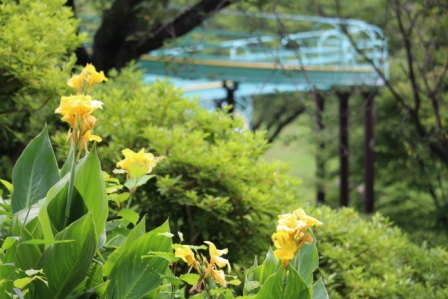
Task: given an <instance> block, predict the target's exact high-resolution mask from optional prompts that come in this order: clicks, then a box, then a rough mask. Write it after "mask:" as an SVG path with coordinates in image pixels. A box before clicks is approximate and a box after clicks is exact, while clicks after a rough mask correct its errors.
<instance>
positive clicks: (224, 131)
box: [95, 66, 300, 262]
mask: <svg viewBox="0 0 448 299" xmlns="http://www.w3.org/2000/svg"><path fill="white" fill-rule="evenodd" d="M110 77H111V78H110V81H113V84H110V82H108V83H109V84H108V86H107V88H104V89H102V90H100V91H99V92H97V94H96V95H95V97H96V98H98V99H100V100H101V101H103V102H104V111H103V114H102V115H101V116H99V118H102V119H103V120H102V121H100V122H98V123H99V125H98V126H97V129H96V132H95V134H98V135H100V136H101V137H102V138H103V142H102V143H100V144H99V146H100V147H99V153H100V156H101V158H102V161H103V162H104V165H105V167H108V168H109V170H112V169H113V168H114V166H115V163H116V162H117V161H120V160H121V159H122V158H121V150H123V149H124V148H130V149H132V150H134V151H137V150H140V149H141V148H146V151H149V152H152V153H154V154H155V155H157V156H165V157H166V159H165V160H164V161H163V162H161V163H159V164H158V166H157V167H156V168H155V169H154V173H155V174H157V175H158V178H157V180H153V181H154V183H151V182H150V183H149V184H148V185H147V187H146V188H145V189H144V191H143V192H142V193H141V194H139V195H138V196H135V198H139V199H138V200H136V201H135V209H136V210H137V211H138V212H139V213H140V214H142V215H143V214H145V215H147V220H148V224H149V225H150V226H156V225H159V224H160V223H162V222H163V221H164V220H165V219H166V218H167V217H169V219H170V225H171V228H172V231H173V232H176V231H180V232H182V233H183V234H184V238H185V241H186V242H187V243H188V244H201V243H202V242H203V241H204V240H210V241H212V242H214V243H216V244H218V245H219V247H227V248H228V249H229V254H228V257H229V259H230V260H232V261H234V262H237V261H242V260H243V259H245V258H247V259H246V260H249V259H250V260H252V259H253V257H254V255H258V254H262V253H263V251H265V250H266V244H267V243H268V242H269V240H270V234H271V233H272V227H273V224H274V223H275V219H274V218H275V217H276V216H277V215H278V214H279V213H281V212H282V209H283V207H285V206H287V205H290V204H291V203H292V202H293V201H295V200H296V198H297V193H296V188H295V187H296V186H298V185H299V183H300V182H299V181H298V180H296V179H294V178H291V177H288V176H287V175H286V174H287V172H288V169H287V167H286V166H285V165H284V164H281V163H267V162H264V161H263V152H264V150H265V149H266V148H267V146H268V145H267V141H266V139H265V135H264V133H260V132H258V133H252V132H250V131H247V130H243V129H242V128H243V121H242V120H241V119H239V118H234V117H232V116H230V115H229V114H228V113H226V112H225V111H220V110H216V111H211V112H210V111H207V110H206V109H204V108H203V107H201V106H200V105H199V103H198V101H197V100H195V99H186V98H185V97H184V96H183V94H182V92H181V90H180V89H178V88H175V87H174V86H173V85H172V84H169V83H167V82H164V81H160V82H157V83H155V84H151V85H145V84H144V83H143V80H142V74H141V73H140V72H139V71H137V69H136V67H135V66H131V67H130V68H128V69H125V70H123V71H122V72H121V74H120V75H119V76H117V75H116V74H114V73H112V74H110ZM110 86H112V87H110Z"/></svg>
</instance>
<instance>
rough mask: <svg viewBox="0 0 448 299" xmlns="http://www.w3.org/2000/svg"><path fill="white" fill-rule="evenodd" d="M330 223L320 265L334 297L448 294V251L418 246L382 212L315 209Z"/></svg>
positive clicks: (324, 229)
mask: <svg viewBox="0 0 448 299" xmlns="http://www.w3.org/2000/svg"><path fill="white" fill-rule="evenodd" d="M310 213H311V214H312V215H313V216H316V217H317V218H318V219H319V220H321V221H322V222H323V223H324V225H322V226H321V227H319V229H316V230H315V235H316V237H317V239H318V240H319V243H318V249H319V254H320V255H321V256H320V259H321V261H320V267H319V270H320V272H321V275H322V276H323V281H324V284H325V285H326V286H327V290H328V292H329V295H330V298H432V299H433V298H440V299H442V298H448V252H447V251H446V250H445V249H443V248H427V247H426V246H424V245H423V246H418V245H416V244H414V243H413V242H412V241H413V240H410V239H409V238H408V237H407V235H405V234H403V233H402V232H401V231H400V229H399V228H397V227H394V226H393V225H392V223H391V222H389V221H388V220H387V218H384V217H383V216H381V215H379V214H377V215H375V216H373V217H372V220H371V221H366V220H364V219H363V218H361V217H360V215H359V214H358V213H356V212H355V211H354V210H353V209H342V210H339V211H333V210H331V209H330V208H327V207H323V208H318V209H316V210H315V211H312V210H310Z"/></svg>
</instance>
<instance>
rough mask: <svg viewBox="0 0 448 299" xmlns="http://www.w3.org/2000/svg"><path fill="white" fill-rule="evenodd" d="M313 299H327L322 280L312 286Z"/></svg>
mask: <svg viewBox="0 0 448 299" xmlns="http://www.w3.org/2000/svg"><path fill="white" fill-rule="evenodd" d="M313 299H329V298H328V293H327V290H326V289H325V286H324V283H323V282H322V278H320V279H319V280H318V281H317V282H316V283H315V284H314V285H313Z"/></svg>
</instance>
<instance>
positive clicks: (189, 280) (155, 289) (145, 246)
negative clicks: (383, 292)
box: [0, 64, 328, 299]
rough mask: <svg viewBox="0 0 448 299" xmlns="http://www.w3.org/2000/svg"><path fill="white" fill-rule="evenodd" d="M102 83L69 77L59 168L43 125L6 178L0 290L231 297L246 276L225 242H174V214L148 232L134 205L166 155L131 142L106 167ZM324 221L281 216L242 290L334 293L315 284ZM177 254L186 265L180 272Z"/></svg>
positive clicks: (31, 298) (297, 214) (85, 74)
mask: <svg viewBox="0 0 448 299" xmlns="http://www.w3.org/2000/svg"><path fill="white" fill-rule="evenodd" d="M105 81H107V78H106V77H105V75H104V74H103V72H97V71H96V69H95V67H94V66H93V65H90V64H88V65H87V66H86V67H85V68H84V69H83V70H82V72H81V73H80V74H78V75H74V76H73V77H72V78H71V79H70V80H69V81H68V85H69V86H71V87H72V88H74V89H75V90H76V94H75V95H70V96H67V97H62V98H61V102H60V106H59V107H58V108H57V109H56V110H55V113H57V114H60V115H61V116H62V121H64V122H66V123H68V124H69V131H68V137H67V141H68V142H70V152H69V154H68V158H67V160H66V161H65V163H64V164H63V165H62V167H61V168H60V169H59V167H58V165H57V162H56V157H55V155H54V152H53V148H52V145H51V143H50V139H49V136H48V130H47V127H46V126H44V128H43V130H42V132H41V133H40V134H39V135H38V136H36V138H34V139H33V140H32V141H31V142H30V144H29V145H28V146H27V147H26V149H25V150H24V151H23V153H22V155H21V156H20V158H19V159H18V161H17V163H16V165H15V167H14V169H13V176H12V184H9V183H8V182H6V181H3V180H1V183H2V184H4V185H5V187H6V188H7V189H8V191H9V193H10V195H9V196H8V197H7V196H3V194H0V225H1V230H0V233H1V235H0V237H1V239H0V245H1V250H0V294H5V295H4V296H3V297H2V298H28V299H37V298H79V299H81V298H109V299H131V298H136V299H137V298H148V299H149V298H154V299H163V298H186V297H187V296H188V297H189V298H235V296H236V292H235V291H234V290H233V289H232V286H234V285H238V284H240V281H239V280H238V279H237V278H236V276H233V275H231V274H230V270H231V267H230V262H229V261H228V260H227V259H225V258H224V257H223V255H224V254H226V253H227V249H223V250H218V249H217V248H216V246H215V245H214V244H213V243H211V242H209V241H206V242H205V243H206V244H207V245H208V250H209V256H210V257H209V258H206V257H205V256H204V255H203V254H202V253H201V250H204V249H207V246H205V245H201V246H193V245H184V244H173V243H172V237H173V234H171V232H170V228H169V225H168V221H165V223H163V224H162V225H160V226H159V227H157V228H155V229H154V230H152V231H149V232H146V230H145V220H144V219H140V216H139V214H138V213H137V212H135V211H134V210H133V209H132V205H131V203H132V198H133V196H135V190H136V189H137V188H139V187H140V186H142V185H144V184H145V183H147V182H148V181H149V180H150V179H152V178H154V177H155V176H154V175H152V174H151V171H152V169H153V168H154V167H156V165H157V164H158V163H161V162H162V161H163V159H164V157H155V156H154V155H153V154H151V153H146V152H145V149H144V148H143V149H141V150H140V151H138V152H134V151H132V150H131V149H129V148H127V149H124V150H123V151H122V153H123V155H124V159H123V160H122V161H119V162H118V163H117V167H118V168H119V169H115V170H114V173H113V174H107V173H104V172H102V170H101V164H100V161H99V158H98V154H97V150H96V142H101V141H102V140H101V137H100V136H97V135H94V134H93V130H94V128H95V124H96V121H97V119H96V117H95V116H93V113H94V112H95V113H96V111H97V110H98V109H102V105H103V103H102V102H101V101H99V100H96V99H93V98H92V96H91V95H90V92H91V90H92V88H93V87H94V86H95V84H98V83H101V82H105ZM90 141H94V142H95V143H94V144H93V145H92V146H91V148H90V151H89V150H88V149H89V146H88V145H89V142H90ZM122 174H125V176H122ZM120 178H121V179H123V180H124V183H123V184H122V183H121V181H120ZM320 224H321V223H320V222H319V221H318V220H316V219H314V218H312V217H309V216H307V215H306V214H305V212H304V211H303V210H302V209H298V210H296V211H294V212H293V213H291V214H286V215H280V216H279V223H278V225H277V232H275V233H274V234H273V235H272V240H273V243H274V246H275V247H276V249H275V251H272V250H269V252H268V253H267V256H266V259H265V261H264V262H263V264H262V265H260V266H259V265H258V264H257V262H256V261H255V264H254V266H253V267H252V268H250V269H249V270H248V272H247V273H246V280H245V283H244V289H243V294H242V296H240V297H239V298H252V297H253V298H255V299H261V298H285V299H287V298H296V299H297V298H305V299H306V298H313V299H314V298H315V299H317V298H323V299H325V298H328V296H327V294H326V291H325V288H324V286H323V284H322V282H321V281H318V282H317V283H315V284H313V271H315V270H316V269H317V267H318V255H317V249H316V242H315V240H314V237H313V234H312V232H311V231H309V228H310V227H311V226H318V225H320ZM179 237H180V239H181V242H182V234H180V233H179ZM180 260H182V261H183V262H185V263H186V264H187V266H188V267H189V270H188V273H184V274H181V275H179V276H176V268H177V267H176V266H177V265H178V262H179V261H180ZM222 268H226V270H227V271H224V269H222ZM192 272H197V273H192ZM187 286H188V288H187Z"/></svg>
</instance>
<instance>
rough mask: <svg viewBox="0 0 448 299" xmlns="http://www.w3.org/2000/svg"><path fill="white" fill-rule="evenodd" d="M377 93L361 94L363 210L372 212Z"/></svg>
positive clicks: (368, 212) (374, 91) (373, 91)
mask: <svg viewBox="0 0 448 299" xmlns="http://www.w3.org/2000/svg"><path fill="white" fill-rule="evenodd" d="M376 93H377V91H376V90H371V91H370V92H365V93H363V94H362V95H363V97H364V98H365V116H364V210H365V212H366V213H367V214H370V213H373V211H374V190H373V184H374V158H375V157H374V154H375V136H374V127H375V95H376Z"/></svg>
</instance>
